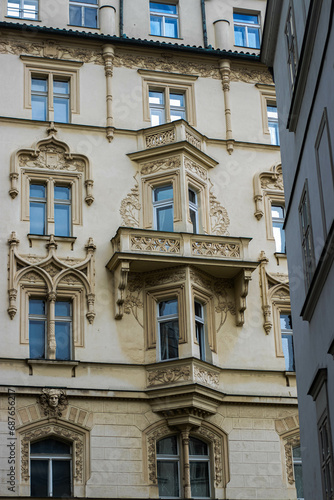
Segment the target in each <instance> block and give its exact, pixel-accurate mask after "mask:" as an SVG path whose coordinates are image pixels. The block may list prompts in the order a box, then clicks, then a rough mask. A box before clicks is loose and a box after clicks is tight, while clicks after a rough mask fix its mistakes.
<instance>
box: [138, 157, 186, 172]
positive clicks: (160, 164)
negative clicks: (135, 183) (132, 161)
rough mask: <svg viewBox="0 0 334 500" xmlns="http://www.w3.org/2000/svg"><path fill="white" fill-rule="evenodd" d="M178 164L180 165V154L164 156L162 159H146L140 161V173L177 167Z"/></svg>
mask: <svg viewBox="0 0 334 500" xmlns="http://www.w3.org/2000/svg"><path fill="white" fill-rule="evenodd" d="M180 166H181V158H180V156H179V155H177V156H170V157H169V158H165V159H163V160H156V161H148V162H145V163H142V165H141V171H140V172H141V174H142V175H148V174H154V173H156V172H160V171H164V170H173V169H175V168H179V167H180Z"/></svg>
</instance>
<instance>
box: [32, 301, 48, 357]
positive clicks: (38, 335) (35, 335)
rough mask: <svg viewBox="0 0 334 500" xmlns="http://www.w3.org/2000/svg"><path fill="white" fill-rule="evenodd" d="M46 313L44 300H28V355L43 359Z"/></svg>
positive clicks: (44, 353)
mask: <svg viewBox="0 0 334 500" xmlns="http://www.w3.org/2000/svg"><path fill="white" fill-rule="evenodd" d="M46 332H47V315H46V302H45V301H44V300H39V299H30V300H29V357H30V358H31V359H44V358H45V357H46V352H45V345H46Z"/></svg>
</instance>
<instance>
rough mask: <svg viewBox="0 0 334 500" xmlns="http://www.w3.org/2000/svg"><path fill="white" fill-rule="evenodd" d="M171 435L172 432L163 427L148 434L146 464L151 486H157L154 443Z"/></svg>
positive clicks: (165, 426)
mask: <svg viewBox="0 0 334 500" xmlns="http://www.w3.org/2000/svg"><path fill="white" fill-rule="evenodd" d="M171 433H172V430H171V429H170V428H169V427H168V426H167V425H163V426H160V427H158V428H157V429H155V430H154V431H153V432H150V434H149V435H148V438H147V462H148V478H149V481H150V482H151V483H152V484H158V479H157V461H156V442H157V441H159V439H162V438H163V437H165V436H168V435H169V434H171Z"/></svg>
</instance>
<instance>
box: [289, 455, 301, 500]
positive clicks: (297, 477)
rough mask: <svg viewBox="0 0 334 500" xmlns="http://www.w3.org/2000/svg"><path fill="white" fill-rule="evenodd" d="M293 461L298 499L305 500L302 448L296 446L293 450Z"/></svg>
mask: <svg viewBox="0 0 334 500" xmlns="http://www.w3.org/2000/svg"><path fill="white" fill-rule="evenodd" d="M292 461H293V472H294V478H295V486H296V490H297V499H298V500H304V488H303V470H302V456H301V451H300V446H294V447H293V448H292Z"/></svg>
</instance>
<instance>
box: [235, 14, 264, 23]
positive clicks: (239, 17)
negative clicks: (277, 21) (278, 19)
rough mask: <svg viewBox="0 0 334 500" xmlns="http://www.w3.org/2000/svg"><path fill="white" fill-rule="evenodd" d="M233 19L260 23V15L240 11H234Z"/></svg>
mask: <svg viewBox="0 0 334 500" xmlns="http://www.w3.org/2000/svg"><path fill="white" fill-rule="evenodd" d="M233 21H237V22H242V23H247V24H258V16H252V15H251V14H241V13H238V12H234V13H233Z"/></svg>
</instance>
